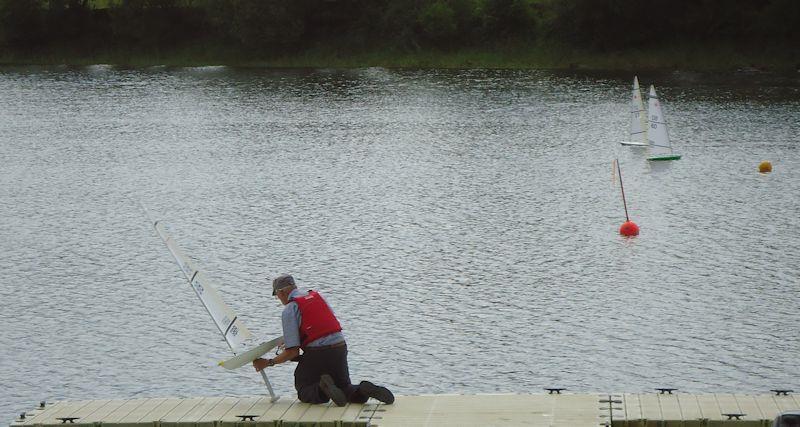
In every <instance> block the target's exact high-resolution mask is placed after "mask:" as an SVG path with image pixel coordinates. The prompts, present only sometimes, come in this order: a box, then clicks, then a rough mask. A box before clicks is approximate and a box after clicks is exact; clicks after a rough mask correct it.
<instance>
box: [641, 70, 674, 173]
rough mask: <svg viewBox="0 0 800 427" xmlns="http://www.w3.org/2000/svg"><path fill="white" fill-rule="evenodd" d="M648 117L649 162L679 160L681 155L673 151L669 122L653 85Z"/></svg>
mask: <svg viewBox="0 0 800 427" xmlns="http://www.w3.org/2000/svg"><path fill="white" fill-rule="evenodd" d="M647 116H648V117H647V121H648V123H649V125H650V126H649V129H647V141H648V143H649V144H650V157H648V158H647V160H649V161H651V162H661V161H669V160H679V159H680V158H681V156H680V154H675V153H674V152H673V151H672V144H670V142H669V133H668V132H667V121H666V120H665V119H664V112H663V111H662V109H661V102H660V101H659V100H658V95H656V88H655V87H653V85H650V94H649V96H648V100H647Z"/></svg>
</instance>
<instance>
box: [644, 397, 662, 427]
mask: <svg viewBox="0 0 800 427" xmlns="http://www.w3.org/2000/svg"><path fill="white" fill-rule="evenodd" d="M639 403H640V404H641V405H642V419H644V420H647V424H645V425H646V426H655V425H658V424H657V423H658V422H660V421H661V420H662V419H663V418H662V417H661V405H660V403H659V400H658V395H657V394H654V393H647V394H640V395H639Z"/></svg>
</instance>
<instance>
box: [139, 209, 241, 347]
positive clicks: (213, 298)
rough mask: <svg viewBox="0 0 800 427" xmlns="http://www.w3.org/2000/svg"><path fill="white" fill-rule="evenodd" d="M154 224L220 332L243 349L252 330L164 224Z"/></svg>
mask: <svg viewBox="0 0 800 427" xmlns="http://www.w3.org/2000/svg"><path fill="white" fill-rule="evenodd" d="M153 226H154V227H155V229H156V232H157V233H158V235H159V237H161V239H162V240H163V241H164V244H166V245H167V248H168V249H169V252H170V253H171V254H172V256H173V257H174V258H175V261H177V262H178V265H179V266H180V268H181V271H183V274H184V276H186V279H187V280H188V281H189V283H190V284H191V285H192V289H193V290H194V292H195V294H197V297H198V298H200V302H202V303H203V306H204V307H205V308H206V311H208V314H210V315H211V318H212V319H213V320H214V323H215V324H216V325H217V328H218V329H219V332H220V333H221V334H222V335H223V336H224V337H225V341H226V342H227V343H228V346H229V347H230V348H231V350H233V351H234V352H237V351H239V350H241V349H243V348H244V346H245V341H247V339H248V338H250V336H251V334H250V331H249V330H248V329H247V328H246V327H245V326H244V325H243V324H242V322H241V321H240V320H239V318H238V317H237V316H236V313H234V311H233V310H231V308H230V307H228V306H227V305H226V304H225V301H223V300H222V297H221V296H220V294H219V292H217V290H216V289H214V287H213V286H211V284H210V283H209V281H208V279H207V278H206V277H205V276H204V275H203V273H201V272H200V271H198V270H197V269H196V268H195V267H194V265H193V264H192V262H191V261H190V260H189V258H187V257H186V255H184V254H183V253H182V252H181V251H180V249H179V248H178V246H177V245H176V244H175V241H173V240H172V237H170V236H169V234H167V231H166V230H165V229H164V226H163V225H161V224H159V223H158V221H156V222H155V223H154V224H153Z"/></svg>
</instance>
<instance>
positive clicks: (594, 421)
mask: <svg viewBox="0 0 800 427" xmlns="http://www.w3.org/2000/svg"><path fill="white" fill-rule="evenodd" d="M560 391H561V390H558V389H551V391H550V393H542V394H485V395H422V396H397V399H396V400H395V403H394V404H393V405H384V404H381V403H366V404H363V405H362V404H350V405H346V406H343V407H337V406H334V405H332V404H325V405H310V404H306V403H301V402H299V401H297V400H296V399H291V398H285V397H284V398H281V399H279V400H278V401H276V402H274V403H273V402H270V400H269V398H268V397H258V396H254V397H197V398H153V399H129V400H90V401H63V402H56V403H47V404H40V405H39V407H38V408H36V409H34V410H32V411H30V412H27V413H25V414H24V417H23V416H20V418H18V419H17V420H15V421H14V422H12V423H11V427H23V426H24V427H40V426H41V427H45V426H48V427H49V426H61V427H65V426H64V424H73V425H74V427H79V426H83V427H86V426H92V427H103V426H109V427H288V426H314V427H325V426H330V427H368V426H369V427H394V426H459V427H461V426H481V427H484V426H532V427H598V426H612V427H727V426H731V427H769V426H771V425H772V420H773V419H774V418H775V417H776V416H777V415H778V414H779V413H780V412H783V411H788V410H797V409H800V396H795V395H793V394H791V392H790V391H788V390H787V391H783V390H781V391H780V393H773V394H771V395H769V394H763V395H746V394H685V393H679V392H675V393H672V392H673V391H675V390H674V389H663V390H661V392H660V393H659V392H654V393H649V394H627V393H620V394H568V393H563V394H559V392H560Z"/></svg>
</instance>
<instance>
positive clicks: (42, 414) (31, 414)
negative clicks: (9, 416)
mask: <svg viewBox="0 0 800 427" xmlns="http://www.w3.org/2000/svg"><path fill="white" fill-rule="evenodd" d="M66 404H67V402H56V403H51V404H49V405H46V406H45V407H44V409H40V408H37V409H35V410H33V411H27V412H25V420H19V419H17V420H16V421H15V422H14V423H13V424H12V425H13V426H23V425H31V424H37V423H40V421H39V420H43V419H46V418H47V417H49V416H50V414H52V413H54V412H56V411H59V410H61V406H62V405H66Z"/></svg>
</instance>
